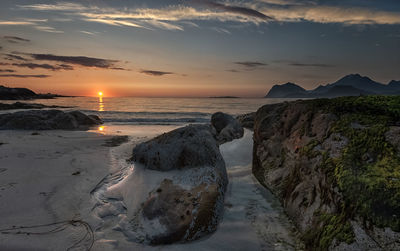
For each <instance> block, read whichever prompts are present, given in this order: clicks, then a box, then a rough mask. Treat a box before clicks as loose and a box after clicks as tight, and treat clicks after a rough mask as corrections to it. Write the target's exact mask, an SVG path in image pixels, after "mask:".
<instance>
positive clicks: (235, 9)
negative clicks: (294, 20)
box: [204, 1, 272, 20]
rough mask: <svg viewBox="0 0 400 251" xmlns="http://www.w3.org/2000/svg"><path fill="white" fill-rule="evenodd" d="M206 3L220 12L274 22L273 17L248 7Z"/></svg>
mask: <svg viewBox="0 0 400 251" xmlns="http://www.w3.org/2000/svg"><path fill="white" fill-rule="evenodd" d="M204 3H205V4H206V5H207V6H210V7H212V8H215V9H218V10H223V11H226V12H231V13H235V14H240V15H244V16H249V17H254V18H258V19H262V20H272V18H271V17H269V16H267V15H265V14H263V13H261V12H259V11H256V10H254V9H251V8H246V7H241V6H236V5H227V4H223V3H217V2H212V1H204Z"/></svg>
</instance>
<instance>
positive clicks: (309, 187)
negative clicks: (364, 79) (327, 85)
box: [253, 96, 400, 250]
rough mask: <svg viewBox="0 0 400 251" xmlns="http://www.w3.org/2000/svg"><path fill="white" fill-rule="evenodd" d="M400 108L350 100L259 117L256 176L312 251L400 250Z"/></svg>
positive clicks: (394, 102)
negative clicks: (283, 209)
mask: <svg viewBox="0 0 400 251" xmlns="http://www.w3.org/2000/svg"><path fill="white" fill-rule="evenodd" d="M399 103H400V97H399V96H396V97H382V96H370V97H345V98H336V99H316V100H307V101H295V102H286V103H281V104H273V105H265V106H263V107H261V108H260V109H259V110H258V111H257V113H256V117H255V125H254V149H253V154H254V155H253V173H254V176H255V177H256V178H257V179H258V180H259V181H260V182H261V183H262V184H263V185H265V186H266V187H268V188H269V189H270V190H271V191H272V192H273V193H274V194H275V195H276V196H277V197H278V198H279V199H280V201H281V203H282V205H283V206H284V208H285V211H286V213H287V214H288V215H289V216H290V217H291V218H292V220H293V222H294V223H295V225H296V226H297V228H298V230H299V232H300V234H301V237H302V239H303V241H304V242H305V245H306V249H307V250H400V242H398V240H399V239H400V216H399V214H398V212H399V211H400V200H399V198H400V185H399V184H400V182H399V180H400V175H399V166H400V147H399V145H400V143H399V142H400V140H399V139H398V138H399V136H398V133H399V132H400V129H399V126H398V125H399V123H398V121H400V115H399V114H400V112H399V106H398V104H399ZM396 240H397V241H396Z"/></svg>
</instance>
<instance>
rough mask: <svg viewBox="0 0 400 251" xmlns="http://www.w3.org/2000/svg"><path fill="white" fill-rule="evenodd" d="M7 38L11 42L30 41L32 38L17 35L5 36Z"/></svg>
mask: <svg viewBox="0 0 400 251" xmlns="http://www.w3.org/2000/svg"><path fill="white" fill-rule="evenodd" d="M3 38H4V39H5V40H7V41H8V42H10V43H18V42H30V41H31V40H29V39H26V38H22V37H15V36H3Z"/></svg>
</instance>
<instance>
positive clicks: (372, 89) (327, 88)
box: [265, 74, 400, 98]
mask: <svg viewBox="0 0 400 251" xmlns="http://www.w3.org/2000/svg"><path fill="white" fill-rule="evenodd" d="M399 94H400V81H395V80H392V81H391V82H389V83H388V84H382V83H379V82H376V81H373V80H372V79H370V78H369V77H365V76H361V75H360V74H350V75H347V76H345V77H343V78H341V79H340V80H338V81H336V82H335V83H332V84H327V85H320V86H318V87H317V88H315V89H313V90H306V89H304V88H303V87H301V86H299V85H296V84H295V83H286V84H282V85H274V86H273V87H272V88H271V90H270V91H269V92H268V94H267V95H266V96H265V98H335V97H341V96H362V95H399Z"/></svg>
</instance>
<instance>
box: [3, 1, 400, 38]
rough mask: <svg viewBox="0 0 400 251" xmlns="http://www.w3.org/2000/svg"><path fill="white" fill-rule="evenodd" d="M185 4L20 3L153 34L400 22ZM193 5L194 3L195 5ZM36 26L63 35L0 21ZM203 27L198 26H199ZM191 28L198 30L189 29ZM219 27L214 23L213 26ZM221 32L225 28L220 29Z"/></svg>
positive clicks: (364, 11) (331, 11)
mask: <svg viewBox="0 0 400 251" xmlns="http://www.w3.org/2000/svg"><path fill="white" fill-rule="evenodd" d="M234 2H236V3H231V2H229V3H228V2H226V1H218V2H214V1H209V0H197V1H183V4H179V5H168V6H167V7H164V8H119V9H117V8H111V7H102V8H100V7H98V6H95V5H94V4H93V3H92V4H91V5H83V4H78V3H69V2H59V3H55V4H32V5H19V8H21V9H29V10H35V11H48V12H57V14H59V15H64V16H65V17H66V18H70V19H76V18H78V19H81V20H83V21H87V22H97V23H103V24H107V25H113V26H119V27H134V28H142V29H149V30H153V28H157V29H164V30H176V31H183V30H184V25H185V24H187V22H190V23H193V24H194V22H196V21H219V22H237V23H241V24H256V25H259V24H263V23H268V22H282V23H285V22H314V23H339V24H344V25H360V24H363V25H368V24H381V25H383V24H386V25H389V24H400V13H399V12H395V11H386V10H377V9H372V8H367V7H357V6H350V5H348V6H338V5H336V6H333V5H323V4H321V1H317V0H257V1H240V2H237V1H234ZM193 3H194V4H193ZM22 24H30V25H35V28H36V29H38V30H42V31H46V32H59V33H60V32H62V31H58V30H56V29H55V28H52V27H48V26H42V25H38V23H37V22H29V21H27V20H24V21H18V20H17V21H0V25H22ZM195 25H196V26H198V24H195ZM188 26H190V27H196V26H193V25H188ZM213 26H215V24H213ZM220 28H221V27H220Z"/></svg>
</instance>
